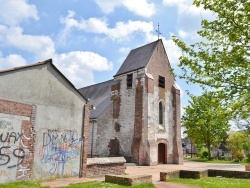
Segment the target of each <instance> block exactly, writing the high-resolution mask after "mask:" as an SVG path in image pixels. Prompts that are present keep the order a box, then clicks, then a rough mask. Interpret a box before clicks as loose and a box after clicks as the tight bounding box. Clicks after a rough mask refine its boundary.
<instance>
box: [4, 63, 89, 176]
mask: <svg viewBox="0 0 250 188" xmlns="http://www.w3.org/2000/svg"><path fill="white" fill-rule="evenodd" d="M0 85H1V89H0V98H2V99H8V100H11V101H17V102H22V103H26V104H29V105H33V106H36V120H35V122H34V124H35V126H34V134H36V143H35V145H34V146H33V147H34V148H33V150H34V162H33V163H32V164H31V163H30V165H32V166H33V174H32V178H36V179H37V178H46V177H51V176H55V175H57V174H59V175H78V174H79V171H80V169H79V166H80V159H81V148H82V145H81V144H82V142H81V140H82V139H81V138H82V134H81V132H82V125H83V119H84V118H83V106H84V105H85V104H86V101H85V100H84V99H83V98H82V97H81V96H80V95H79V94H78V93H77V92H76V91H74V90H73V89H72V86H71V85H69V84H68V82H66V81H65V79H63V78H62V76H61V75H60V74H59V73H58V72H57V71H55V70H54V69H53V68H52V67H51V66H46V65H44V66H37V67H30V68H29V69H25V70H24V69H20V70H17V71H15V73H13V72H11V73H8V72H7V73H1V79H0ZM8 113H9V112H5V113H4V114H8ZM0 118H1V119H2V117H0ZM13 118H15V117H13ZM1 119H0V120H1ZM11 119H12V118H10V120H11ZM87 122H88V121H87ZM13 123H14V125H13V126H14V127H15V129H16V131H19V130H21V128H18V127H20V123H15V122H13ZM85 124H86V122H85ZM86 126H88V125H86ZM5 131H6V130H5ZM1 133H3V132H1ZM84 143H85V144H87V141H85V142H84ZM86 147H87V145H86ZM85 150H87V148H86V149H85ZM85 163H86V159H85ZM85 166H86V164H85ZM1 167H2V166H0V168H1ZM85 175H86V172H85ZM0 179H1V177H0ZM11 181H12V180H11Z"/></svg>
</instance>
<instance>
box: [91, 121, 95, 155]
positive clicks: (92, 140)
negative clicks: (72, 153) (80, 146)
mask: <svg viewBox="0 0 250 188" xmlns="http://www.w3.org/2000/svg"><path fill="white" fill-rule="evenodd" d="M94 125H95V124H94V120H93V124H92V137H91V154H90V155H91V156H90V157H91V158H93V142H94Z"/></svg>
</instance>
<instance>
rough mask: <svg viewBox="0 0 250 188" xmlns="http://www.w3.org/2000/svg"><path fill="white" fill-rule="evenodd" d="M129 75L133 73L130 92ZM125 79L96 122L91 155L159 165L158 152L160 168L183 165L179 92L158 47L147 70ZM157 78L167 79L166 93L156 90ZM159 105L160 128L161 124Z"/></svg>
mask: <svg viewBox="0 0 250 188" xmlns="http://www.w3.org/2000/svg"><path fill="white" fill-rule="evenodd" d="M127 74H133V82H132V87H129V88H127V84H126V81H127V80H126V79H127ZM127 74H123V75H119V76H116V77H115V78H114V81H116V82H117V83H118V84H116V85H113V86H112V88H111V91H110V93H111V103H110V106H109V107H107V108H106V110H105V111H104V112H103V114H102V115H101V116H100V117H98V118H97V119H95V122H94V124H93V125H94V127H93V132H94V135H93V139H94V140H95V141H93V143H92V144H93V155H94V156H100V157H101V156H114V155H117V156H124V157H125V158H126V160H127V162H135V163H137V164H139V165H157V164H158V155H159V153H160V154H162V155H163V156H164V157H165V161H164V163H168V164H171V163H175V164H182V160H183V157H182V148H181V147H182V145H181V128H180V92H179V90H178V89H177V88H176V87H175V78H174V76H173V75H172V73H171V67H170V64H169V61H168V57H167V55H166V52H165V49H164V46H163V44H162V42H159V43H158V46H157V47H156V49H155V51H154V53H153V55H152V57H151V59H150V61H149V63H148V65H147V66H146V67H145V68H142V69H138V70H135V71H131V72H129V73H127ZM159 75H160V76H163V77H165V88H160V87H158V77H159ZM160 102H161V103H162V104H163V113H164V117H163V124H159V103H160ZM118 143H119V144H118ZM159 144H161V145H162V144H165V147H162V148H164V150H162V151H158V150H159V148H158V145H159ZM91 147H92V145H89V148H91Z"/></svg>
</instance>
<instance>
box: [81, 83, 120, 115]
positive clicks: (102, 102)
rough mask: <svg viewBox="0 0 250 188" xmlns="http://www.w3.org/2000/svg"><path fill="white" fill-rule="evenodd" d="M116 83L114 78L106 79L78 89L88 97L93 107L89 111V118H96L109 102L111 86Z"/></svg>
mask: <svg viewBox="0 0 250 188" xmlns="http://www.w3.org/2000/svg"><path fill="white" fill-rule="evenodd" d="M116 83H117V82H116V81H114V80H108V81H106V82H102V83H99V84H95V85H91V86H87V87H84V88H81V89H79V92H80V93H81V94H82V95H84V96H85V97H86V98H87V99H89V101H90V103H91V104H92V105H93V106H94V108H95V109H93V110H92V111H91V113H90V118H91V119H96V118H98V117H99V116H100V115H101V114H102V113H103V111H104V110H105V109H106V108H107V107H108V106H109V105H110V104H111V86H112V85H114V84H116Z"/></svg>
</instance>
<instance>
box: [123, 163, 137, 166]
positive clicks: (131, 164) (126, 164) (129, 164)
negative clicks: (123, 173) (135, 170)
mask: <svg viewBox="0 0 250 188" xmlns="http://www.w3.org/2000/svg"><path fill="white" fill-rule="evenodd" d="M125 166H137V164H136V163H125Z"/></svg>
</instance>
